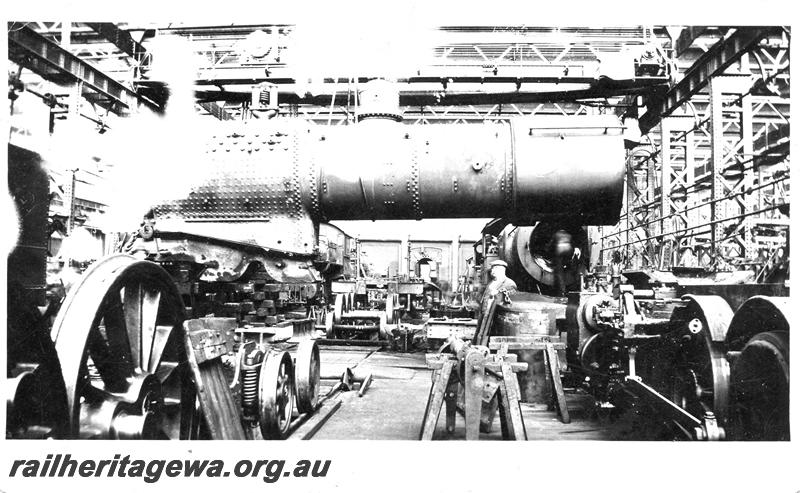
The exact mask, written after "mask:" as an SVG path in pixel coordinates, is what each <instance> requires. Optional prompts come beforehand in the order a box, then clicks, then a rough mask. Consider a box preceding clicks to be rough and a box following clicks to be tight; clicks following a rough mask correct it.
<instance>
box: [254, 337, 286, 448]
mask: <svg viewBox="0 0 800 493" xmlns="http://www.w3.org/2000/svg"><path fill="white" fill-rule="evenodd" d="M259 409H260V411H261V412H260V415H261V419H260V424H261V434H262V435H263V436H264V438H266V439H273V440H274V439H283V438H286V435H287V434H288V433H289V425H290V424H291V423H292V411H293V410H294V365H293V364H292V357H291V356H289V353H287V352H286V351H275V352H271V353H269V354H268V355H267V357H266V358H265V359H264V362H263V363H262V366H261V378H260V381H259Z"/></svg>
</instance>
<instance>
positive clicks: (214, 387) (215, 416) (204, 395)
mask: <svg viewBox="0 0 800 493" xmlns="http://www.w3.org/2000/svg"><path fill="white" fill-rule="evenodd" d="M190 354H191V353H190ZM190 359H192V360H193V359H194V358H193V357H192V356H190ZM192 367H193V368H192V372H193V373H194V376H195V381H196V382H197V390H198V392H197V396H198V398H199V400H200V409H201V411H202V412H203V420H204V422H205V424H206V427H207V429H208V432H209V434H210V435H211V439H212V440H245V439H246V438H247V437H246V436H245V433H244V428H243V427H242V423H241V418H240V417H239V410H238V406H237V403H236V402H234V400H233V395H232V394H231V392H230V388H229V387H228V382H227V380H226V379H225V375H224V373H223V371H222V361H221V360H220V359H218V358H217V359H213V360H211V361H207V362H205V363H203V364H201V365H197V364H196V363H195V364H194V365H192Z"/></svg>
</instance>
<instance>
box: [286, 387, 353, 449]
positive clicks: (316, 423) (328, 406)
mask: <svg viewBox="0 0 800 493" xmlns="http://www.w3.org/2000/svg"><path fill="white" fill-rule="evenodd" d="M354 395H356V393H355V392H352V393H344V392H343V393H340V394H338V395H336V396H334V397H332V398H330V399H327V400H326V401H325V402H324V403H322V405H321V406H319V408H317V410H316V411H315V412H314V414H313V415H311V416H310V417H309V418H308V419H307V420H306V421H305V422H304V423H303V424H302V425H301V426H299V427H298V428H297V429H296V430H295V431H294V432H293V433H292V434H291V435H290V436H289V438H287V440H311V439H312V438H313V437H314V435H316V434H317V432H318V431H319V430H321V429H322V427H323V426H324V425H325V423H326V422H327V421H328V420H329V419H331V417H332V416H333V415H334V414H336V411H338V410H339V409H340V408H341V407H342V404H343V403H344V402H345V401H349V400H351V399H352V397H353V396H354Z"/></svg>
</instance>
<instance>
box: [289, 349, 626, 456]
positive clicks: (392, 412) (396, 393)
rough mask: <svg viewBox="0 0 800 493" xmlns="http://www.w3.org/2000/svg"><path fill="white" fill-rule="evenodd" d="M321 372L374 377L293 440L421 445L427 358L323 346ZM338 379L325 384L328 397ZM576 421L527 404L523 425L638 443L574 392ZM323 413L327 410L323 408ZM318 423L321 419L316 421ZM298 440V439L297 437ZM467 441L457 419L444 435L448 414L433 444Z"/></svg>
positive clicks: (535, 433)
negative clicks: (564, 420)
mask: <svg viewBox="0 0 800 493" xmlns="http://www.w3.org/2000/svg"><path fill="white" fill-rule="evenodd" d="M321 350H322V352H321V369H322V374H323V376H325V375H330V376H332V375H341V374H342V373H343V372H344V371H345V370H346V368H348V367H350V368H351V369H353V371H354V373H355V374H356V376H363V375H366V374H368V373H372V375H373V379H374V380H373V382H372V385H371V386H370V387H369V389H368V390H367V391H366V393H365V395H364V396H363V397H358V395H357V391H350V392H346V393H344V394H343V395H342V396H341V401H342V404H341V406H339V407H338V409H337V410H336V411H335V412H334V413H333V414H331V415H330V417H329V418H328V419H327V421H325V422H324V424H322V425H321V426H320V425H319V423H318V422H316V423H315V422H314V421H315V420H314V418H313V417H312V418H311V419H309V420H308V423H304V424H301V425H300V426H299V427H298V428H297V430H296V431H295V432H294V434H293V438H298V437H303V436H305V434H307V433H308V432H309V429H311V428H314V429H315V430H314V431H313V432H312V433H313V439H314V440H417V439H418V437H419V432H420V426H421V423H422V417H423V414H424V412H425V406H426V404H427V400H428V393H429V392H430V386H431V370H429V369H428V367H427V366H426V364H425V354H424V353H421V352H419V353H395V352H387V351H385V350H379V349H378V348H375V347H370V348H368V347H340V346H323V347H321ZM334 383H336V382H335V381H334V380H323V382H322V389H321V395H325V394H326V393H327V391H328V390H329V389H330V388H331V386H332V385H333V384H334ZM567 397H568V404H569V408H570V413H571V416H572V422H571V423H569V424H564V423H561V421H560V420H559V419H558V417H557V415H556V413H555V412H553V411H548V410H547V409H545V408H543V406H534V405H529V404H522V412H523V420H524V421H525V427H526V430H527V433H528V439H529V440H626V439H631V438H633V431H632V425H631V423H630V422H629V421H627V420H624V419H623V420H616V421H614V422H610V421H608V420H601V419H598V418H597V417H596V416H593V413H592V412H591V411H590V409H591V404H592V403H593V401H592V399H590V398H588V396H586V395H584V394H581V393H579V392H578V393H575V392H572V393H569V394H568V396H567ZM323 410H324V409H323ZM317 421H319V420H317ZM493 428H494V429H493V431H492V433H488V434H485V433H484V434H481V439H486V440H500V439H501V435H500V425H499V422H498V421H495V425H494V427H493ZM297 435H299V436H297ZM463 438H464V421H463V418H462V417H461V416H460V415H457V417H456V431H455V433H454V434H452V435H448V434H447V433H446V432H445V430H444V412H442V414H441V416H440V419H439V423H438V425H437V430H436V433H435V434H434V440H448V439H453V440H458V439H463Z"/></svg>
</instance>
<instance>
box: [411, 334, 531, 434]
mask: <svg viewBox="0 0 800 493" xmlns="http://www.w3.org/2000/svg"><path fill="white" fill-rule="evenodd" d="M448 342H449V345H450V347H451V351H452V352H453V353H455V354H438V355H436V356H435V357H433V358H430V359H429V360H428V367H429V368H431V369H433V370H434V373H433V383H432V384H431V391H430V394H429V395H428V403H427V406H426V407H425V414H424V416H423V420H422V428H421V430H420V440H432V439H433V434H434V431H435V429H436V424H437V422H438V421H439V415H440V414H441V410H442V404H444V405H445V420H446V421H445V429H446V430H447V432H448V433H453V432H454V431H455V423H456V410H457V403H458V402H457V401H458V398H459V395H462V396H463V399H464V401H463V409H464V422H465V435H466V439H467V440H477V439H478V438H479V436H480V418H481V408H482V403H483V400H484V395H483V394H484V387H485V385H486V379H487V377H489V378H492V377H494V378H497V379H498V380H499V382H498V386H497V388H496V391H497V393H498V396H497V397H498V401H499V410H500V426H501V431H502V434H503V439H505V440H527V434H526V432H525V424H524V422H523V420H522V411H521V410H520V406H519V383H518V382H517V378H516V376H515V375H514V373H516V372H520V371H525V370H526V369H527V366H528V365H527V364H526V363H517V362H516V357H515V356H514V355H503V356H498V355H490V354H489V351H488V349H487V348H486V347H481V346H472V345H470V344H469V343H465V342H463V341H460V340H456V339H455V338H453V337H451V338H450V339H448ZM491 397H492V396H489V398H491Z"/></svg>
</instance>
